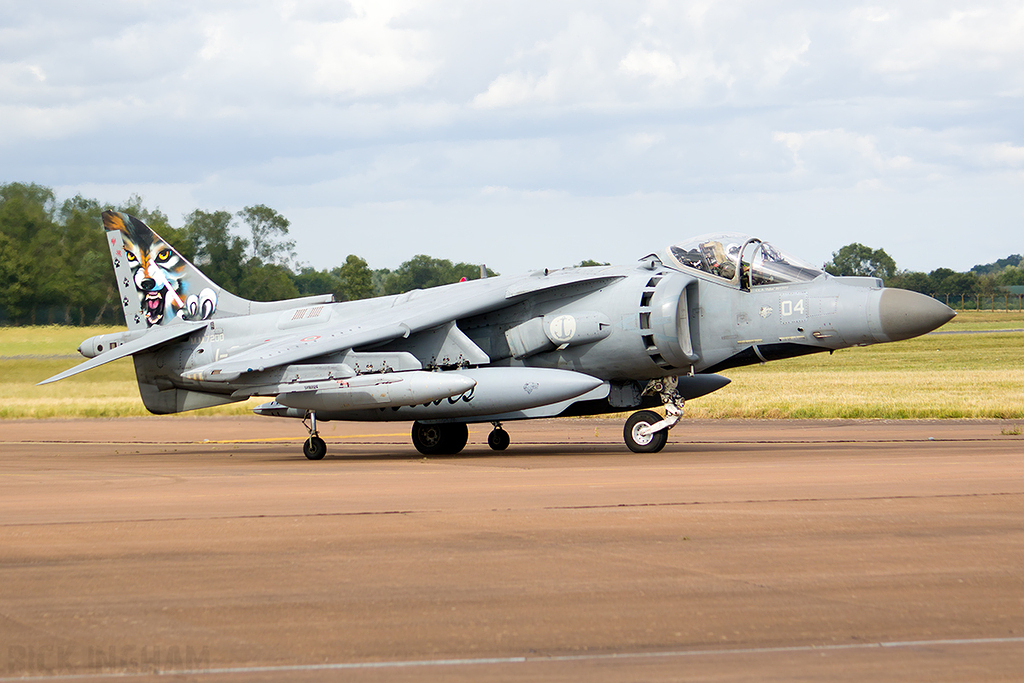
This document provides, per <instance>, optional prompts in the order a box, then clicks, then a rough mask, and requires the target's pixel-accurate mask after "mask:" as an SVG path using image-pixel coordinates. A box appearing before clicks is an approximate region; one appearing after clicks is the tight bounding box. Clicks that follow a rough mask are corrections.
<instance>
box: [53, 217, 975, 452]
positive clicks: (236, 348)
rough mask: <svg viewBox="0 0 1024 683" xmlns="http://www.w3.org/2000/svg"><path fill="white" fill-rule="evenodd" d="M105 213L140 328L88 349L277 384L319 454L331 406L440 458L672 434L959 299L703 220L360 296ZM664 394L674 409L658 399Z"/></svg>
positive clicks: (171, 400)
mask: <svg viewBox="0 0 1024 683" xmlns="http://www.w3.org/2000/svg"><path fill="white" fill-rule="evenodd" d="M103 224H104V228H105V229H106V235H107V243H108V244H109V246H110V254H111V258H112V260H113V263H114V273H115V276H116V278H117V283H118V289H119V295H120V297H121V303H122V305H123V307H124V314H125V319H126V321H127V324H128V331H126V332H121V333H115V334H105V335H100V336H97V337H92V338H90V339H87V340H86V341H84V342H83V343H82V345H81V346H80V347H79V349H78V350H79V351H80V352H81V353H82V355H84V356H86V357H87V358H88V359H89V360H87V361H85V362H84V363H82V364H80V365H78V366H77V367H75V368H71V369H70V370H67V371H65V372H62V373H60V374H58V375H55V376H54V377H51V378H49V379H47V380H45V381H44V382H41V384H45V383H47V382H54V381H57V380H60V379H64V378H65V377H70V376H71V375H74V374H77V373H79V372H83V371H85V370H89V369H91V368H95V367H97V366H99V365H103V364H104V363H109V362H110V361H113V360H117V359H118V358H124V357H126V356H131V357H132V358H133V360H134V362H135V373H136V376H137V378H138V382H139V391H140V393H141V394H142V401H143V403H144V404H145V405H146V408H147V409H149V410H150V411H151V412H153V413H157V414H167V413H177V412H181V411H185V410H193V409H195V408H204V407H208V406H216V405H221V404H225V403H231V402H233V401H242V400H245V399H248V398H249V397H251V396H266V397H270V398H272V400H271V401H269V402H268V403H264V404H262V405H260V406H259V407H257V408H255V409H254V410H255V412H256V413H257V414H259V415H267V416H274V417H290V418H296V419H299V420H302V423H303V424H304V425H305V427H306V429H307V430H308V433H309V437H308V438H307V439H306V441H305V444H304V446H303V452H304V453H305V455H306V457H307V458H309V459H311V460H319V459H321V458H323V457H324V455H325V454H326V452H327V447H326V445H325V443H324V441H323V439H321V438H320V436H319V435H318V434H317V424H318V422H322V421H324V420H362V421H395V420H402V421H412V422H413V425H412V441H413V444H414V445H415V446H416V448H417V450H419V451H420V452H421V453H423V454H426V455H440V454H454V453H458V452H459V451H461V450H462V448H463V447H464V446H465V445H466V440H467V437H468V429H467V427H466V425H467V424H469V423H490V424H492V425H493V426H494V429H493V430H492V431H491V433H490V435H489V437H488V439H487V442H488V444H489V445H490V447H491V448H493V449H494V450H504V449H505V448H507V447H508V445H509V436H508V433H507V432H506V431H505V430H504V429H503V428H502V423H503V422H506V421H512V420H522V419H530V418H539V417H555V416H567V415H599V414H603V413H612V412H616V413H617V412H623V411H631V410H636V411H637V412H635V413H633V415H632V416H631V417H630V418H629V419H628V420H626V423H625V428H624V430H623V435H624V438H625V441H626V445H627V446H628V447H629V448H630V449H631V450H633V451H636V452H655V451H658V450H661V449H662V448H663V447H664V446H665V443H666V441H667V439H668V431H669V430H670V429H671V428H672V427H673V426H675V425H676V424H677V423H678V421H679V419H680V416H681V414H682V409H683V402H684V401H685V400H688V399H693V398H697V397H699V396H703V395H705V394H708V393H710V392H712V391H716V390H718V389H721V388H722V387H724V386H725V385H726V384H728V383H729V380H728V379H727V378H725V377H723V376H722V375H719V374H716V373H719V372H721V371H723V370H727V369H729V368H734V367H738V366H741V365H749V364H752V363H764V362H767V361H771V360H776V359H780V358H791V357H794V356H802V355H805V354H810V353H817V352H822V351H833V350H835V349H841V348H845V347H849V346H864V345H867V344H876V343H879V342H890V341H897V340H901V339H908V338H910V337H916V336H918V335H921V334H924V333H926V332H928V331H930V330H933V329H935V328H937V327H939V326H940V325H942V324H944V323H945V322H947V321H948V320H950V319H951V318H952V317H953V316H954V315H955V314H954V313H953V311H952V310H951V309H950V308H948V307H947V306H944V305H943V304H941V303H939V302H938V301H936V300H934V299H932V298H930V297H927V296H923V295H921V294H917V293H915V292H909V291H905V290H901V289H886V288H884V287H883V286H882V282H881V280H878V279H875V278H865V277H832V276H830V275H828V274H826V273H823V272H822V271H821V270H820V269H818V268H815V267H814V266H812V265H809V264H807V263H805V262H803V261H800V260H799V259H797V258H794V257H792V256H790V255H789V254H787V253H785V252H783V251H781V250H779V249H777V248H776V247H775V246H773V245H771V244H768V243H767V242H762V241H761V240H759V239H757V238H754V237H749V236H745V235H736V234H721V235H706V236H703V237H697V238H693V239H690V240H688V241H685V242H681V243H679V244H676V245H672V246H670V247H668V248H666V249H664V250H663V251H659V252H656V253H653V254H649V255H647V256H644V257H643V258H641V259H640V260H639V261H637V262H635V263H630V264H627V265H617V266H598V267H587V268H566V269H561V270H539V271H536V272H533V273H529V274H525V275H516V276H504V277H492V278H485V279H480V280H472V281H467V282H460V283H455V284H451V285H445V286H443V287H435V288H432V289H428V290H416V291H412V292H408V293H406V294H400V295H397V296H387V297H380V298H376V299H368V300H363V301H347V302H337V303H336V302H334V301H333V299H332V297H331V296H330V295H326V296H318V297H307V298H302V299H292V300H288V301H274V302H256V301H248V300H245V299H242V298H240V297H238V296H235V295H234V294H231V293H230V292H227V291H224V290H223V289H221V288H220V287H218V286H217V285H216V284H214V283H213V282H211V281H210V280H209V279H208V278H207V277H206V276H205V275H203V273H202V272H200V271H199V269H197V268H196V267H195V266H193V265H192V264H191V263H189V262H188V261H186V260H185V259H184V258H182V257H181V255H180V254H178V253H177V252H176V251H175V250H174V248H173V247H171V246H170V245H169V244H167V243H166V242H164V241H163V240H162V239H160V237H159V236H158V235H157V234H156V233H154V232H153V231H152V230H151V229H150V228H149V227H148V226H146V225H145V224H144V223H142V222H141V221H139V220H138V219H136V218H135V217H133V216H129V215H127V214H123V213H115V212H110V211H108V212H105V213H104V214H103ZM659 406H660V407H662V408H663V413H664V416H662V415H661V414H659V413H657V412H654V411H652V410H650V409H651V408H655V407H659Z"/></svg>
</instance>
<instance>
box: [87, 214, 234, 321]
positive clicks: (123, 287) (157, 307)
mask: <svg viewBox="0 0 1024 683" xmlns="http://www.w3.org/2000/svg"><path fill="white" fill-rule="evenodd" d="M103 227H104V228H105V229H106V231H107V241H108V243H109V245H110V255H111V258H112V259H113V260H114V272H115V273H116V274H117V279H118V290H119V292H120V295H121V304H122V306H123V307H124V315H125V320H126V321H127V323H128V327H129V329H135V328H141V327H143V326H145V327H153V326H154V325H161V324H164V323H166V322H169V321H171V320H173V319H174V318H175V317H181V318H185V319H187V320H205V319H206V318H209V317H210V316H211V315H212V314H213V312H214V310H215V309H216V308H217V294H216V292H215V291H214V289H212V288H211V287H208V286H204V285H208V284H210V285H212V283H210V282H209V281H208V280H207V279H206V278H205V277H203V276H202V274H201V273H199V272H198V271H196V270H195V269H194V268H193V267H192V265H191V264H190V263H189V262H188V261H186V260H185V259H184V258H183V257H182V256H181V255H180V254H179V253H178V252H177V251H175V250H174V248H173V247H171V245H169V244H167V242H165V241H164V240H163V239H162V238H161V237H160V236H159V235H157V234H156V233H155V232H153V231H152V230H151V229H150V228H149V226H147V225H146V224H145V223H143V222H142V221H140V220H139V219H137V218H135V217H134V216H130V215H128V214H125V213H118V212H114V211H105V212H104V213H103ZM200 287H202V289H201V291H199V292H198V294H197V293H190V292H189V290H190V289H191V288H196V289H198V288H200ZM133 292H134V294H133Z"/></svg>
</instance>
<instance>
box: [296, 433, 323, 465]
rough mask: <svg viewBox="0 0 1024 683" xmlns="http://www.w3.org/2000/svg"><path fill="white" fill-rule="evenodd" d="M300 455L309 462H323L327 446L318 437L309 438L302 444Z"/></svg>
mask: <svg viewBox="0 0 1024 683" xmlns="http://www.w3.org/2000/svg"><path fill="white" fill-rule="evenodd" d="M302 453H303V455H305V456H306V457H307V458H309V459H310V460H323V459H324V456H325V455H327V444H326V443H325V442H324V440H323V439H321V438H320V437H319V436H311V437H309V438H308V439H306V442H305V443H304V444H302Z"/></svg>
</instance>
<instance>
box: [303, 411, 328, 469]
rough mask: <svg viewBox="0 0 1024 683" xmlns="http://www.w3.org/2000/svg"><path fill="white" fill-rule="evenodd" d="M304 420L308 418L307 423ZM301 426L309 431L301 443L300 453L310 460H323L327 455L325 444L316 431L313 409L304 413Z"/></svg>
mask: <svg viewBox="0 0 1024 683" xmlns="http://www.w3.org/2000/svg"><path fill="white" fill-rule="evenodd" d="M306 420H309V424H307V423H306ZM302 426H303V427H305V428H306V431H308V432H309V438H308V439H306V442H305V443H304V444H302V453H303V454H304V455H305V456H306V457H307V458H309V459H310V460H323V459H324V456H325V455H327V444H326V443H325V442H324V440H323V439H321V438H320V434H319V433H318V432H317V431H316V412H315V411H312V410H310V411H308V412H307V413H306V417H305V419H303V420H302Z"/></svg>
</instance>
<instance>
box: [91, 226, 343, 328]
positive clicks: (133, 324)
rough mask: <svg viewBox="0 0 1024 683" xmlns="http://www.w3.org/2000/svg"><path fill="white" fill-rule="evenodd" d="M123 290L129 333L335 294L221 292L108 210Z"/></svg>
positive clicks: (145, 230)
mask: <svg viewBox="0 0 1024 683" xmlns="http://www.w3.org/2000/svg"><path fill="white" fill-rule="evenodd" d="M103 227H104V229H105V230H106V231H107V246H109V247H110V259H111V260H112V261H113V263H114V275H115V277H116V278H117V292H118V295H119V296H120V297H121V306H122V307H123V308H124V319H125V321H126V322H127V323H128V329H129V330H144V329H147V328H149V327H153V326H156V325H166V324H167V323H169V322H171V321H173V320H175V319H176V318H182V319H184V320H207V319H211V318H212V319H216V318H228V317H231V316H236V315H249V314H251V313H266V312H271V311H280V310H286V309H292V308H298V307H301V306H308V305H315V304H328V303H331V302H332V301H334V296H333V295H331V294H324V295H322V296H310V297H304V298H301V299H290V300H286V301H249V300H248V299H243V298H242V297H240V296H235V295H234V294H232V293H231V292H229V291H227V290H225V289H221V287H220V286H218V285H216V284H214V282H213V281H212V280H210V278H208V277H206V275H204V274H203V273H202V271H200V270H199V269H198V268H196V267H195V266H194V265H192V264H191V263H189V261H188V260H187V259H186V258H185V257H184V256H182V255H181V254H179V253H178V252H177V251H175V249H174V247H172V246H171V245H170V244H168V243H167V242H165V241H164V240H163V239H162V238H161V237H160V235H158V234H156V233H155V232H153V230H152V229H151V228H150V227H149V226H148V225H146V224H145V223H143V222H142V221H140V220H139V219H138V218H136V217H135V216H130V215H128V214H126V213H120V212H117V211H104V212H103Z"/></svg>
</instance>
